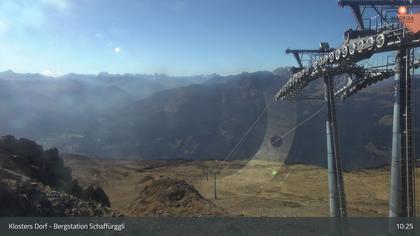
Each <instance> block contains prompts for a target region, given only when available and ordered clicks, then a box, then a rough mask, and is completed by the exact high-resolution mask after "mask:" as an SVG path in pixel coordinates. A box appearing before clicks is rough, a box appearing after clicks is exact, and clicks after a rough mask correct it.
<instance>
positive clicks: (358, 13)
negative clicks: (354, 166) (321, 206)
mask: <svg viewBox="0 0 420 236" xmlns="http://www.w3.org/2000/svg"><path fill="white" fill-rule="evenodd" d="M339 6H341V7H344V6H349V7H350V8H351V9H352V11H353V14H354V16H355V19H356V22H357V27H356V29H354V30H353V29H350V30H347V31H346V32H345V34H344V35H345V40H344V42H343V44H342V45H341V46H339V47H337V48H336V49H330V48H329V47H326V48H328V50H326V48H322V47H321V49H322V50H321V49H320V50H318V51H316V50H290V49H288V50H287V51H286V52H288V53H293V55H294V56H295V58H296V60H297V61H298V64H299V68H293V70H292V71H291V72H292V74H291V76H290V79H289V80H288V81H287V82H286V84H285V85H284V86H283V87H282V88H281V89H280V90H279V91H278V93H277V94H276V99H277V100H279V99H280V100H290V99H293V98H294V97H295V96H296V95H297V94H298V92H299V91H300V90H302V89H303V88H304V87H306V86H307V85H308V84H309V82H311V81H313V80H316V79H319V78H323V79H324V84H325V88H326V91H325V98H326V101H327V108H328V114H327V123H326V124H327V125H326V128H327V145H328V146H327V150H328V161H329V162H328V163H329V164H328V169H329V186H330V212H331V216H345V215H346V209H345V198H344V188H343V184H342V171H341V163H340V155H339V145H338V132H337V127H336V126H337V121H336V115H335V98H339V99H345V98H347V97H349V96H351V95H353V94H355V93H357V92H358V91H360V90H361V89H363V88H366V87H368V86H369V85H371V84H373V83H376V82H378V81H381V80H383V79H386V78H389V77H391V76H394V80H395V86H394V111H393V135H392V155H391V190H390V212H389V216H391V217H415V215H416V212H415V208H416V207H415V195H414V193H415V150H414V129H413V127H414V124H413V115H414V114H413V101H414V100H413V99H412V97H413V91H412V86H411V83H412V76H411V73H413V74H414V69H413V68H415V67H416V66H417V67H418V64H419V63H418V62H417V61H416V62H417V65H416V63H414V58H412V59H413V60H412V61H411V58H410V54H411V50H413V48H416V47H419V46H420V37H419V34H420V31H418V30H417V31H416V30H412V29H410V30H407V28H409V25H408V23H407V25H405V24H403V23H402V22H401V19H400V18H399V16H400V15H399V14H397V13H401V12H399V10H400V9H401V7H403V10H404V11H403V14H405V13H407V7H413V8H416V7H417V8H418V7H419V6H420V0H388V1H385V0H339ZM369 11H370V12H371V13H373V14H374V16H373V17H370V18H366V15H367V14H368V13H367V12H369ZM403 17H404V16H403ZM366 20H368V22H366ZM324 45H325V44H324ZM382 52H396V56H395V63H394V69H393V70H392V69H389V68H388V66H389V64H387V65H383V66H382V68H376V67H364V66H361V65H359V64H357V63H359V62H361V61H363V60H367V59H370V58H371V57H372V56H373V55H374V54H377V53H382ZM300 53H313V54H316V55H315V57H314V58H315V59H314V60H311V61H310V63H309V65H308V66H306V67H304V66H303V63H302V60H301V56H300V55H301V54H300ZM384 68H385V69H384ZM345 74H347V75H350V76H355V77H356V79H355V80H352V79H349V80H348V83H346V85H345V86H344V87H341V88H334V87H335V85H334V80H335V79H334V78H335V76H337V75H345ZM335 193H338V195H336V194H335ZM340 193H342V195H340Z"/></svg>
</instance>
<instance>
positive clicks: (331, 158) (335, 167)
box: [324, 77, 347, 217]
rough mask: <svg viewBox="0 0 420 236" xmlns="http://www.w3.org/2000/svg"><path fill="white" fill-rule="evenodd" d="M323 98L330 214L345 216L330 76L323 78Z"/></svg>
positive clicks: (333, 97) (332, 215)
mask: <svg viewBox="0 0 420 236" xmlns="http://www.w3.org/2000/svg"><path fill="white" fill-rule="evenodd" d="M324 83H325V100H326V102H327V121H326V135H327V158H328V189H329V200H330V216H331V217H343V216H347V211H346V202H345V194H344V182H343V172H342V166H341V159H340V151H339V143H338V131H337V118H336V111H335V96H334V91H333V84H332V83H333V81H332V78H331V77H325V78H324Z"/></svg>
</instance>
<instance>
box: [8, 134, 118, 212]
mask: <svg viewBox="0 0 420 236" xmlns="http://www.w3.org/2000/svg"><path fill="white" fill-rule="evenodd" d="M110 206H111V204H110V201H109V199H108V196H107V195H106V194H105V192H104V191H103V189H102V188H101V187H100V186H98V185H95V184H93V185H89V186H88V187H87V188H85V189H84V188H82V187H81V186H80V185H79V184H78V182H77V180H74V179H73V178H72V173H71V169H70V168H69V167H65V166H64V163H63V160H62V159H61V158H60V157H59V153H58V151H57V149H48V150H45V151H44V150H43V148H42V147H41V146H39V145H38V144H36V143H35V142H33V141H31V140H28V139H25V138H20V139H16V138H15V137H13V136H2V137H0V216H90V217H93V216H118V215H121V214H120V213H118V212H117V211H114V210H111V209H110Z"/></svg>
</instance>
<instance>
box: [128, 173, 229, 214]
mask: <svg viewBox="0 0 420 236" xmlns="http://www.w3.org/2000/svg"><path fill="white" fill-rule="evenodd" d="M136 189H138V190H139V193H138V195H137V196H136V199H135V200H134V201H132V202H131V203H130V204H128V206H127V207H126V208H125V210H124V211H125V212H128V213H129V215H130V216H178V217H179V216H184V217H185V216H188V217H201V216H223V215H227V212H226V211H224V210H222V209H221V208H220V207H217V206H216V205H215V204H213V203H212V202H211V201H208V200H207V199H205V198H204V197H203V196H201V194H200V193H199V192H198V191H197V190H196V189H195V188H194V186H192V185H191V184H189V183H187V182H186V181H185V180H178V179H173V178H167V177H166V178H158V179H154V177H151V176H145V177H144V178H143V179H141V180H140V181H139V182H138V185H137V186H136Z"/></svg>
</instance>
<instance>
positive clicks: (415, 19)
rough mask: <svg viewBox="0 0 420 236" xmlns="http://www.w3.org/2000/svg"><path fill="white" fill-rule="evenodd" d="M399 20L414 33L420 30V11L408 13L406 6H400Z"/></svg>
mask: <svg viewBox="0 0 420 236" xmlns="http://www.w3.org/2000/svg"><path fill="white" fill-rule="evenodd" d="M397 17H398V20H399V21H400V22H401V23H403V24H404V26H405V27H406V28H407V29H408V30H409V31H410V32H412V33H414V34H416V33H419V32H420V13H415V14H408V8H407V7H406V6H400V7H399V8H398V16H397Z"/></svg>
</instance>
